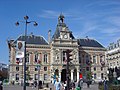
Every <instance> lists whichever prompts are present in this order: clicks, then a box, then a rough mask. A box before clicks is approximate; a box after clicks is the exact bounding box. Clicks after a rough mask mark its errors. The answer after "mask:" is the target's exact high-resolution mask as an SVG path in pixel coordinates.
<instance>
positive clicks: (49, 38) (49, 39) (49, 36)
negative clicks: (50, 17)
mask: <svg viewBox="0 0 120 90" xmlns="http://www.w3.org/2000/svg"><path fill="white" fill-rule="evenodd" d="M50 34H51V30H49V31H48V42H49V44H50V42H51V35H50Z"/></svg>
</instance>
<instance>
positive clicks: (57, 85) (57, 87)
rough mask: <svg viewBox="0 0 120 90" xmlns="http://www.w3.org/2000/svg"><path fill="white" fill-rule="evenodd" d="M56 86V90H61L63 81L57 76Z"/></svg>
mask: <svg viewBox="0 0 120 90" xmlns="http://www.w3.org/2000/svg"><path fill="white" fill-rule="evenodd" d="M54 87H55V90H60V88H61V83H60V82H59V80H58V78H56V82H55V84H54Z"/></svg>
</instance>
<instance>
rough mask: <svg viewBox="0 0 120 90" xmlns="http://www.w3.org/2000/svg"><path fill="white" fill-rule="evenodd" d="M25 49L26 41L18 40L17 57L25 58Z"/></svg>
mask: <svg viewBox="0 0 120 90" xmlns="http://www.w3.org/2000/svg"><path fill="white" fill-rule="evenodd" d="M24 51H25V41H17V45H16V58H23V57H24Z"/></svg>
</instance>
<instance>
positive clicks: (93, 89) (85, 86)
mask: <svg viewBox="0 0 120 90" xmlns="http://www.w3.org/2000/svg"><path fill="white" fill-rule="evenodd" d="M82 90H99V89H98V84H93V85H90V88H87V84H86V83H84V84H83V89H82Z"/></svg>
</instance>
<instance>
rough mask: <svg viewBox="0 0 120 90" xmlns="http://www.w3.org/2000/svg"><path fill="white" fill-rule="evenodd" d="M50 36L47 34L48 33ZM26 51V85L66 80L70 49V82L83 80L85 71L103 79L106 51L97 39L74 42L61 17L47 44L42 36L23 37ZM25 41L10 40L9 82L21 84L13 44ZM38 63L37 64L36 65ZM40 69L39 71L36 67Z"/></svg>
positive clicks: (61, 16) (21, 76)
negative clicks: (67, 55)
mask: <svg viewBox="0 0 120 90" xmlns="http://www.w3.org/2000/svg"><path fill="white" fill-rule="evenodd" d="M48 34H49V35H50V32H49V33H48ZM26 38H27V41H26V45H27V46H26V49H27V53H26V56H27V62H26V65H27V70H26V73H27V77H29V79H28V82H33V81H35V80H38V75H39V80H41V81H43V82H44V83H50V82H53V81H54V79H55V78H56V77H58V78H59V80H60V81H63V82H64V81H66V62H67V59H66V52H65V51H66V50H68V49H69V50H71V51H72V52H71V54H72V61H70V66H69V69H70V71H69V72H70V74H69V77H70V79H71V80H72V81H73V80H74V81H78V80H79V75H80V73H82V75H83V78H86V77H87V76H86V75H87V72H90V73H91V75H92V76H93V78H94V80H96V81H97V80H101V79H103V78H104V77H106V68H107V67H106V62H105V48H104V47H103V46H102V45H101V44H99V43H98V42H97V41H96V40H93V39H89V38H85V39H76V38H75V37H74V36H73V34H72V32H71V31H70V30H69V29H68V27H67V26H66V24H65V23H64V16H63V15H60V16H59V17H58V24H57V27H56V31H55V33H54V35H53V37H52V39H50V37H49V42H47V41H46V40H45V39H44V38H43V37H42V36H35V35H29V36H27V37H26ZM17 41H24V36H20V37H18V39H17V40H9V41H8V46H9V55H10V60H9V61H10V64H9V67H10V71H9V72H10V75H9V81H10V82H12V81H15V82H19V83H21V81H23V77H24V76H23V75H24V73H23V63H24V58H22V59H21V60H20V62H19V64H17V63H16V42H17ZM37 61H40V64H39V65H38V63H37ZM39 66H40V71H39V70H37V67H39Z"/></svg>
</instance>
